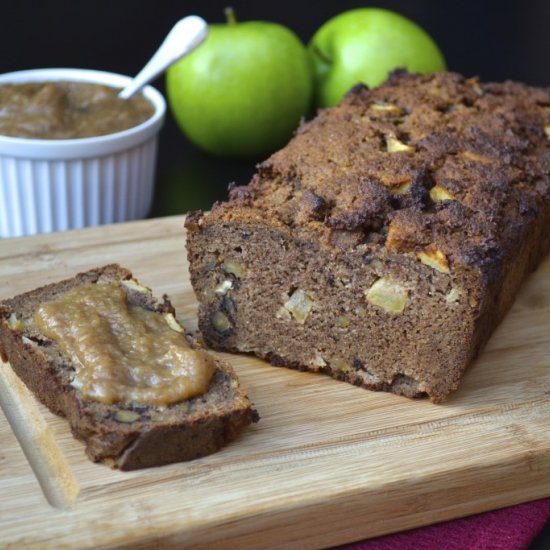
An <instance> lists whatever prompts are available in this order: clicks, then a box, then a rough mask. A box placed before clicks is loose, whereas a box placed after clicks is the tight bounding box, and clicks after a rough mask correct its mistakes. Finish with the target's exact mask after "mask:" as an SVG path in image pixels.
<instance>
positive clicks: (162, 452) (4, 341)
mask: <svg viewBox="0 0 550 550" xmlns="http://www.w3.org/2000/svg"><path fill="white" fill-rule="evenodd" d="M89 285H94V287H92V288H97V287H99V286H100V285H103V286H105V287H106V286H107V285H113V288H115V289H119V291H121V292H122V293H123V294H121V295H120V296H121V297H122V300H123V302H125V303H126V307H127V308H128V310H129V309H130V308H135V309H137V310H140V311H141V312H142V313H143V312H146V313H145V315H149V313H147V312H154V315H153V317H154V320H155V321H158V322H159V324H160V325H163V321H164V320H166V323H167V326H168V327H169V329H168V331H167V332H168V333H169V334H168V335H169V337H170V338H172V337H173V338H175V340H176V344H177V345H179V340H178V339H180V338H181V339H182V340H183V346H184V349H183V352H184V353H189V354H191V355H190V356H191V357H195V356H194V355H193V354H195V353H197V354H207V352H204V351H201V350H197V349H196V344H194V343H192V342H191V347H192V348H193V349H189V343H188V340H187V338H186V336H185V334H184V332H183V329H182V327H181V325H179V323H178V322H177V321H176V319H175V312H174V308H173V307H172V305H171V303H170V302H169V300H168V298H167V297H166V296H164V297H163V300H162V301H157V300H156V299H155V298H154V297H153V295H152V293H151V291H150V289H148V288H146V287H144V286H142V285H141V284H139V283H138V282H137V281H136V280H135V279H134V278H133V277H132V274H131V273H130V271H128V270H126V269H124V268H122V267H120V266H118V265H116V264H112V265H108V266H105V267H102V268H98V269H93V270H90V271H88V272H86V273H80V274H78V275H77V276H76V277H74V278H72V279H68V280H64V281H62V282H59V283H55V284H50V285H47V286H44V287H42V288H38V289H36V290H34V291H31V292H27V293H25V294H21V295H19V296H16V297H15V298H12V299H9V300H6V301H4V302H0V355H1V357H2V360H3V361H9V362H10V364H11V366H12V368H13V370H14V371H15V372H16V374H17V375H18V376H19V377H20V378H21V379H22V380H23V382H24V383H25V384H26V385H27V386H28V388H29V389H30V390H31V391H32V392H33V393H34V394H35V396H36V397H37V398H38V399H39V400H40V401H41V402H42V403H43V404H44V405H46V406H47V407H48V408H49V409H50V410H51V411H52V412H53V413H55V414H58V415H61V416H65V417H66V418H67V420H68V421H69V423H70V426H71V429H72V432H73V435H74V436H75V437H76V438H77V439H79V440H82V441H83V442H84V443H85V445H86V452H87V454H88V456H89V457H90V459H91V460H93V461H96V462H104V463H106V464H108V465H109V466H111V467H113V468H119V469H121V470H134V469H138V468H145V467H149V466H159V465H162V464H168V463H172V462H180V461H185V460H190V459H193V458H197V457H201V456H204V455H207V454H210V453H213V452H215V451H217V450H219V449H220V448H221V447H222V446H223V445H224V444H225V443H227V442H228V441H230V440H231V439H233V438H234V437H235V436H236V434H237V433H238V431H239V430H240V429H241V428H243V427H244V426H246V425H248V424H250V423H251V422H255V421H256V420H257V419H258V415H257V413H256V411H255V410H254V409H253V408H252V406H251V403H250V401H249V399H248V397H247V396H246V394H245V393H244V392H243V391H242V390H241V389H240V388H239V382H238V380H237V377H236V375H235V373H234V372H233V370H232V368H231V366H230V365H228V364H226V363H225V362H222V361H220V360H218V359H215V358H214V357H213V356H212V354H210V353H208V354H207V355H204V357H203V356H202V355H201V356H200V357H199V355H197V357H199V358H201V359H205V358H207V360H208V362H209V367H208V368H209V369H210V370H209V372H208V374H209V376H210V378H209V379H208V380H209V383H208V385H207V386H206V388H207V389H206V391H205V392H203V393H201V394H198V395H194V396H192V397H190V398H188V399H185V400H183V401H175V402H169V401H167V402H166V403H160V401H155V402H149V401H150V399H151V398H150V396H148V397H147V396H146V397H144V398H143V399H145V401H143V400H138V401H132V400H125V399H123V398H122V397H123V396H124V395H126V394H124V393H122V397H121V395H118V397H117V395H116V392H117V391H118V390H121V388H119V387H117V384H118V383H119V382H117V381H116V380H115V382H114V390H115V391H114V393H112V392H111V393H106V392H105V391H103V390H102V392H99V391H96V393H97V397H96V396H93V395H92V397H90V394H87V393H84V389H83V387H82V381H81V380H80V381H79V382H78V383H77V380H78V377H79V376H80V375H79V374H78V373H79V372H80V368H79V367H80V365H77V363H79V362H80V359H81V358H82V354H78V355H74V354H69V353H68V352H67V350H66V349H65V348H64V347H63V345H62V344H63V342H60V341H58V340H56V339H55V338H54V339H52V338H51V335H50V337H47V336H45V335H44V332H45V331H44V330H43V328H41V326H42V325H40V323H39V322H37V315H38V314H39V313H37V312H39V311H40V312H42V311H43V309H39V308H44V305H46V306H48V305H51V304H54V303H58V300H60V299H61V298H62V297H63V296H65V295H66V296H71V299H72V296H73V295H72V294H70V295H69V294H67V293H70V292H73V291H74V290H75V289H83V288H90V286H89ZM107 302H108V303H110V296H108V298H107ZM87 303H89V304H92V302H87ZM79 307H80V305H78V306H77V310H78V308H79ZM90 307H93V305H90ZM108 307H111V306H110V305H109V306H108ZM63 308H66V306H62V309H61V311H62V313H64V312H65V309H63ZM122 314H123V315H124V314H125V313H124V311H123V313H122ZM157 316H158V318H157ZM79 318H80V319H83V325H84V328H87V326H86V323H87V322H89V323H90V324H94V325H95V326H99V327H100V329H101V328H102V327H103V326H104V325H103V324H102V323H103V322H104V321H105V320H104V319H101V318H100V316H98V317H97V318H96V317H94V316H93V315H92V314H91V313H90V312H89V311H82V312H81V315H80V317H79ZM163 318H164V319H163ZM57 322H58V321H57V320H55V319H54V321H53V324H55V323H57ZM71 322H72V323H76V321H71ZM79 322H80V321H79ZM143 322H144V323H150V321H147V320H145V321H143ZM53 324H52V319H50V320H49V325H48V327H49V326H53ZM149 326H150V325H149V324H147V327H148V328H149ZM113 327H114V328H109V330H108V331H104V332H109V331H112V332H113V333H114V332H116V331H117V330H118V328H117V327H116V326H115V325H113ZM164 328H166V327H164ZM161 329H162V330H164V329H163V328H162V326H161ZM76 338H79V339H83V338H84V336H82V332H79V333H78V335H77V336H76ZM85 338H86V339H88V338H92V339H94V340H97V342H99V343H100V345H99V346H98V348H99V349H98V350H97V352H96V351H94V354H95V356H99V355H100V354H101V353H103V351H104V349H105V348H107V347H109V346H110V345H111V341H110V338H111V334H101V333H100V334H99V335H95V334H92V336H89V335H88V334H87V335H86V336H85ZM94 345H95V343H94ZM129 345H130V347H132V346H134V343H133V342H129ZM149 345H150V343H148V342H145V344H143V345H142V344H141V343H139V342H136V343H135V346H141V347H140V348H137V347H136V349H137V350H138V354H142V353H149V351H148V348H147V346H149ZM153 347H154V346H153ZM92 349H94V348H92ZM115 351H116V350H115ZM165 352H166V353H170V352H171V351H170V350H164V349H161V350H160V353H161V354H163V353H165ZM107 353H111V351H110V350H107ZM86 357H90V355H87V356H86ZM105 357H106V356H105ZM177 357H180V358H181V355H180V356H177ZM185 357H187V356H185ZM80 363H81V364H83V363H82V362H80ZM92 367H93V368H92V370H91V372H92V374H93V376H96V377H97V380H98V381H99V382H98V383H102V379H100V378H99V375H97V373H98V372H99V370H98V369H103V368H105V365H104V364H100V365H92ZM114 368H115V371H116V370H117V369H119V368H120V365H119V364H118V363H116V362H115V364H114ZM169 368H171V369H174V368H178V364H177V362H176V364H170V365H169ZM161 374H162V373H161ZM101 376H103V374H102V375H101ZM115 376H119V374H118V373H116V372H115ZM132 376H133V374H132ZM155 376H156V375H155ZM149 378H150V379H151V380H152V379H153V378H154V376H150V377H149ZM169 382H170V380H169ZM94 383H96V382H94ZM132 383H133V382H132ZM132 383H131V384H132ZM158 383H159V382H158V380H157V381H155V380H152V381H149V379H147V381H146V384H145V385H146V387H145V391H150V390H151V388H153V394H154V395H155V396H157V397H158V395H160V397H163V395H164V394H163V393H162V391H165V390H167V391H168V390H170V389H171V387H174V386H175V385H176V384H177V383H178V380H176V379H174V382H173V383H169V384H168V385H169V386H170V387H168V388H162V391H161V392H157V393H155V391H156V390H157V389H158V388H159V386H158ZM136 384H137V382H136ZM141 384H142V385H144V383H143V381H142V382H141ZM149 384H150V387H149ZM155 384H157V385H155ZM90 387H91V388H94V387H95V386H90ZM107 387H109V386H107ZM122 389H124V390H125V391H126V392H129V391H134V390H135V388H131V387H130V388H125V387H124V388H122ZM138 390H140V388H138ZM141 390H143V388H141ZM141 390H140V391H141ZM128 395H130V394H128ZM140 399H141V398H140ZM172 399H175V397H174V396H172ZM148 400H149V401H148Z"/></svg>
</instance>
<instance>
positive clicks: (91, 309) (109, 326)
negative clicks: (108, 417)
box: [33, 283, 214, 406]
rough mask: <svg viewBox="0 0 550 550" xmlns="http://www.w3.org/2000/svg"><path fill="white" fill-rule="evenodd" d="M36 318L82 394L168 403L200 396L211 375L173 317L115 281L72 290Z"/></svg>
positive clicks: (111, 400)
mask: <svg viewBox="0 0 550 550" xmlns="http://www.w3.org/2000/svg"><path fill="white" fill-rule="evenodd" d="M33 321H34V324H35V325H36V326H37V328H38V329H39V330H40V331H41V332H42V333H43V334H44V335H45V336H47V337H48V338H50V339H52V340H54V341H55V342H56V343H57V344H58V346H59V347H60V348H61V350H62V351H63V352H64V353H65V354H67V355H68V356H69V357H70V358H71V359H72V360H73V362H74V365H75V368H76V372H75V379H74V381H73V385H74V386H75V387H77V388H78V389H79V391H80V392H81V393H82V395H83V396H84V398H86V399H91V400H95V401H99V402H101V403H104V404H113V403H132V404H138V405H151V406H166V405H170V404H173V403H177V402H179V401H183V400H185V399H189V398H190V397H193V396H196V395H201V394H203V393H205V392H206V391H207V389H208V384H209V382H210V379H211V377H212V374H213V372H214V365H213V362H212V360H211V359H210V357H209V356H208V355H207V354H205V353H203V352H201V351H197V350H193V349H192V348H191V347H190V346H189V345H188V343H187V340H186V339H185V337H184V335H183V334H182V331H183V329H182V328H181V327H180V326H179V324H178V323H177V322H176V321H175V319H174V317H173V316H172V315H171V314H165V315H162V314H159V313H158V312H154V311H150V310H148V309H145V308H143V307H141V306H137V305H133V304H130V303H129V302H128V300H127V295H126V291H125V290H124V289H123V288H122V286H121V285H120V284H117V283H103V284H85V285H82V286H79V287H76V288H73V289H71V290H69V291H67V292H66V293H65V294H63V295H62V296H61V297H60V298H58V299H56V300H53V301H50V302H46V303H44V304H42V305H41V306H40V307H39V308H38V309H37V311H36V313H35V315H34V319H33Z"/></svg>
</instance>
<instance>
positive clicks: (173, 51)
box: [118, 15, 208, 99]
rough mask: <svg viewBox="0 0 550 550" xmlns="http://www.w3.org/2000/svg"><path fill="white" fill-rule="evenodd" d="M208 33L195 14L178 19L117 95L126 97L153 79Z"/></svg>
mask: <svg viewBox="0 0 550 550" xmlns="http://www.w3.org/2000/svg"><path fill="white" fill-rule="evenodd" d="M207 34H208V25H207V24H206V21H205V20H204V19H202V18H201V17H198V16H197V15H189V16H188V17H184V18H183V19H180V20H179V21H178V22H177V23H176V24H175V25H174V27H173V28H172V30H171V31H170V32H169V33H168V35H167V36H166V38H165V39H164V41H163V43H162V44H161V45H160V47H159V49H158V50H157V51H156V53H155V54H154V55H153V57H152V58H151V59H150V60H149V61H148V63H147V64H146V65H145V67H143V69H141V71H140V72H139V73H138V74H137V75H136V76H135V77H134V78H133V80H132V81H131V82H130V83H129V84H128V86H126V87H125V88H124V89H123V90H122V91H121V92H120V93H119V94H118V96H119V97H120V98H122V99H128V98H130V97H131V96H133V95H134V94H135V93H136V92H138V91H139V90H141V88H143V86H145V85H146V84H148V83H149V82H151V81H152V80H154V79H155V78H156V77H157V76H158V75H159V74H160V73H162V72H163V71H165V70H166V69H167V68H168V67H169V66H170V65H172V63H175V62H176V61H177V60H178V59H180V58H182V57H183V56H184V55H187V54H188V53H191V52H192V51H193V50H194V49H195V48H196V47H197V46H198V45H199V44H201V43H202V42H203V41H204V39H205V38H206V36H207Z"/></svg>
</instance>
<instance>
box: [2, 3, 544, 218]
mask: <svg viewBox="0 0 550 550" xmlns="http://www.w3.org/2000/svg"><path fill="white" fill-rule="evenodd" d="M227 4H228V1H225V0H223V1H219V0H214V1H208V2H207V1H203V2H198V1H185V0H179V1H177V2H175V1H163V0H158V1H156V2H152V1H140V0H133V1H132V0H108V1H107V0H100V1H94V2H82V1H70V0H50V1H46V2H38V1H34V2H24V1H23V2H21V1H20V2H9V3H7V4H6V6H4V10H3V11H4V13H3V17H2V25H1V30H0V72H8V71H12V70H20V69H31V68H39V67H81V68H91V69H100V70H107V71H112V72H117V73H122V74H128V75H133V74H136V73H137V72H138V71H139V70H140V68H141V67H142V65H143V64H144V63H145V62H146V61H147V60H148V59H149V57H150V56H151V55H152V54H153V53H154V51H155V50H156V48H157V47H158V45H159V44H160V43H161V42H162V40H163V38H164V36H165V35H166V34H167V32H168V31H169V30H170V28H171V27H172V26H173V24H174V23H175V22H176V21H177V20H178V19H180V18H181V17H184V16H185V15H189V14H192V13H195V14H197V15H201V16H202V17H204V18H205V19H206V20H207V21H208V22H211V23H215V22H223V20H224V15H223V10H224V7H225V6H227ZM230 4H231V5H232V6H233V7H234V8H235V10H236V13H237V17H238V19H240V20H242V21H244V20H254V19H264V20H271V21H276V22H278V23H281V24H283V25H286V26H288V27H290V28H291V29H293V30H294V31H295V32H296V33H297V34H298V35H299V36H300V37H301V38H302V40H303V41H304V42H307V41H309V39H310V38H311V37H312V35H313V34H314V32H315V30H316V29H317V28H318V27H319V26H320V25H321V24H322V23H324V22H325V21H326V20H327V19H329V18H330V17H332V16H334V15H336V14H337V13H340V12H341V11H344V10H346V9H350V8H354V7H360V6H366V5H371V6H378V7H384V8H388V9H392V10H395V11H398V12H400V13H402V14H403V15H405V16H407V17H409V18H411V19H413V20H414V21H416V22H417V23H418V24H420V25H421V26H422V27H424V28H425V29H426V30H427V31H428V32H429V34H430V35H431V36H432V37H433V38H434V39H435V40H436V42H437V43H438V44H439V46H440V47H441V49H442V51H443V53H444V55H445V58H446V60H447V65H448V67H449V68H450V69H452V70H456V71H458V72H462V73H464V74H465V75H467V76H473V75H478V76H479V77H481V78H482V79H483V80H504V79H514V80H522V81H524V82H527V83H529V84H533V85H539V86H546V85H550V57H549V55H548V52H550V1H549V0H524V1H523V2H517V1H516V2H507V1H500V2H495V1H492V0H490V1H483V0H478V1H474V0H462V1H456V2H446V1H437V0H414V1H412V0H391V1H379V2H377V3H372V4H370V3H368V2H353V1H342V2H336V1H320V2H315V3H313V2H312V3H310V4H305V3H300V2H298V1H297V0H279V1H277V2H251V1H248V2H247V1H233V2H231V3H230ZM154 84H155V86H156V87H157V88H159V89H160V90H161V91H162V92H164V81H163V79H162V78H159V79H158V80H157V81H156V82H155V83H154ZM260 160H262V159H252V160H249V161H246V162H236V161H227V160H219V159H213V158H211V157H208V156H207V155H205V154H202V153H201V152H200V151H197V150H196V149H195V148H194V147H193V146H192V145H190V144H189V143H188V141H187V140H186V138H185V137H184V136H183V135H182V134H181V132H180V131H179V130H178V128H177V126H176V124H175V122H174V121H173V119H172V117H171V114H170V113H169V112H168V116H167V120H166V124H165V127H164V129H163V130H162V133H161V141H160V150H159V164H158V170H157V192H156V201H155V205H154V207H153V211H152V212H151V215H154V216H159V215H167V214H178V213H181V212H184V211H186V210H193V209H196V208H208V207H209V206H210V205H211V203H212V202H213V201H214V200H216V199H219V198H224V197H225V192H226V188H227V184H228V183H229V182H231V181H236V182H237V183H239V184H244V183H246V182H247V181H248V180H249V178H250V176H251V175H252V173H253V171H254V166H255V164H256V163H257V162H258V161H260Z"/></svg>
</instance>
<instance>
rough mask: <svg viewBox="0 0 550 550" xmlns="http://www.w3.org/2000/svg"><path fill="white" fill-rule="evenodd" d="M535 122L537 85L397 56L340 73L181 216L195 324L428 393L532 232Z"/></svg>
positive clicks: (543, 218) (513, 268)
mask: <svg viewBox="0 0 550 550" xmlns="http://www.w3.org/2000/svg"><path fill="white" fill-rule="evenodd" d="M549 138H550V90H549V89H542V88H533V87H529V86H526V85H524V84H520V83H515V82H505V83H481V82H479V81H478V80H477V79H466V78H465V77H463V76H461V75H459V74H456V73H449V72H445V73H437V74H433V75H427V76H419V75H410V74H407V73H405V72H402V71H399V72H396V73H394V74H393V75H392V76H391V77H390V78H389V80H388V81H387V82H386V83H385V84H384V85H383V86H381V87H379V88H376V89H373V90H368V89H367V88H366V87H364V86H358V87H356V88H354V89H352V90H351V91H350V93H349V94H348V95H347V96H346V97H345V98H344V100H343V101H342V102H341V103H340V104H339V105H338V106H336V107H334V108H331V109H325V110H322V111H320V112H319V113H318V114H317V116H316V117H315V118H314V119H313V120H311V121H309V122H304V123H303V124H302V125H301V126H300V128H299V129H298V131H297V133H296V135H295V137H294V138H293V139H292V140H291V141H290V143H289V144H288V145H287V146H286V147H285V148H283V149H281V150H280V151H278V152H277V153H275V154H274V155H272V156H271V157H270V158H269V159H267V160H266V161H265V162H263V163H261V164H260V165H259V166H258V170H257V172H256V174H255V175H254V177H253V178H252V181H251V182H250V183H249V184H248V185H246V186H241V187H236V186H231V187H230V190H229V200H228V201H226V202H223V203H218V204H216V205H214V207H213V208H212V211H211V212H209V213H202V212H198V213H194V214H192V215H190V216H189V217H188V218H187V222H186V227H187V234H188V247H187V248H188V259H189V263H190V273H191V282H192V284H193V287H194V289H195V292H196V295H197V298H198V300H199V302H200V308H199V326H200V329H201V331H202V333H203V335H204V337H205V340H206V342H207V343H208V344H209V345H210V346H212V347H214V348H216V349H222V350H231V351H249V352H252V353H255V354H256V355H258V356H260V357H263V358H266V359H267V360H269V361H271V362H272V363H274V364H276V365H281V366H282V365H284V366H289V367H292V368H298V369H301V370H308V371H314V372H318V371H322V372H325V373H327V374H330V375H331V376H333V377H335V378H338V379H342V380H346V381H348V382H351V383H353V384H357V385H360V386H364V387H366V388H370V389H375V390H386V391H392V392H395V393H398V394H403V395H407V396H421V395H426V394H427V395H428V396H429V397H430V399H431V400H432V401H434V402H439V401H441V400H442V399H444V398H445V397H446V396H447V395H448V394H449V393H451V392H453V391H454V390H456V389H457V387H458V386H459V383H460V379H461V377H462V375H463V373H464V370H465V369H466V368H467V366H468V365H469V364H470V363H471V362H472V360H473V359H474V358H475V357H476V355H477V354H478V352H479V350H480V349H481V348H482V347H483V345H484V344H485V342H486V341H487V339H488V338H489V336H490V334H491V333H492V331H493V330H494V328H495V327H496V325H497V324H498V323H499V322H500V320H501V319H502V318H503V316H504V315H505V314H506V312H507V311H508V309H509V308H510V306H511V304H512V303H513V300H514V297H515V295H516V293H517V290H518V288H519V286H520V285H521V282H522V281H523V280H524V279H525V277H526V276H527V275H528V274H529V273H530V272H531V271H532V270H533V269H535V268H536V266H537V265H538V263H539V262H540V260H541V259H542V258H543V257H544V256H545V255H546V253H547V252H548V250H549V248H550V232H548V231H547V229H546V228H547V226H548V223H549V222H550V199H549V196H550V193H549V192H550V147H549V144H550V140H549ZM227 261H230V262H233V263H238V264H239V265H240V266H241V269H240V271H241V273H242V276H240V277H238V276H236V275H235V274H234V273H231V272H230V271H229V272H228V271H227V270H224V263H225V262H227ZM226 280H229V281H230V283H231V286H230V288H229V283H224V281H226ZM221 284H225V287H226V288H227V291H226V292H223V293H221V292H220V291H218V292H216V291H215V289H217V288H218V287H219V285H221ZM213 289H214V291H213ZM297 290H298V291H299V293H298V295H295V296H294V297H293V298H292V296H293V293H295V292H296V291H297ZM296 296H298V297H300V296H301V297H302V298H300V299H301V300H302V303H301V304H299V306H300V307H303V308H305V309H307V310H308V311H307V314H306V317H305V318H297V317H296V315H295V313H296V311H295V310H293V309H292V308H293V307H294V306H293V301H296V299H297V297H296ZM303 296H306V299H305V302H304V299H303ZM285 310H286V311H285ZM216 312H221V313H223V315H224V316H225V317H226V318H227V320H228V321H227V322H226V323H221V325H220V326H221V330H220V326H218V327H216V323H215V321H216V319H217V320H218V321H219V319H220V314H219V313H216ZM299 315H302V313H299ZM224 327H226V328H224Z"/></svg>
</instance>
